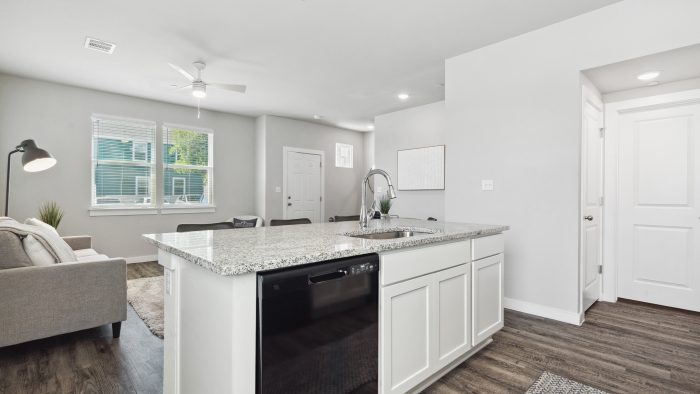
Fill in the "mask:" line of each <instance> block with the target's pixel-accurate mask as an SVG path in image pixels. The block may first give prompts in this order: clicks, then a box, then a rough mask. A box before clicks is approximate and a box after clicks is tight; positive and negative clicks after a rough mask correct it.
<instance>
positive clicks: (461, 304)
mask: <svg viewBox="0 0 700 394" xmlns="http://www.w3.org/2000/svg"><path fill="white" fill-rule="evenodd" d="M431 276H432V277H433V280H434V281H433V283H434V286H435V297H434V299H435V305H436V306H435V311H436V313H434V317H435V319H436V329H435V331H436V332H437V335H435V338H434V340H435V346H434V349H435V352H434V355H433V361H434V363H433V364H434V365H435V370H439V369H441V368H442V367H444V366H446V365H447V364H449V363H451V362H452V361H454V360H456V359H457V358H458V357H459V356H461V355H463V354H464V353H466V352H467V350H469V349H470V348H471V345H472V343H471V316H470V314H471V305H470V304H471V303H470V298H471V294H470V291H471V273H470V272H469V264H464V265H460V266H458V267H454V268H450V269H447V270H444V271H440V272H436V273H435V274H433V275H431Z"/></svg>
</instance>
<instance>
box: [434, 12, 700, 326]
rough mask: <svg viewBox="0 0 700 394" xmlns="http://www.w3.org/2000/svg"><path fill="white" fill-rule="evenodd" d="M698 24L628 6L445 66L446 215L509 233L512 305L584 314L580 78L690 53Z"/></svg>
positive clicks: (690, 17)
mask: <svg viewBox="0 0 700 394" xmlns="http://www.w3.org/2000/svg"><path fill="white" fill-rule="evenodd" d="M697 15H700V2H698V1H693V0H670V1H649V0H626V1H623V2H620V3H615V4H613V5H611V6H608V7H605V8H602V9H599V10H596V11H593V12H590V13H587V14H584V15H582V16H579V17H576V18H572V19H568V20H566V21H563V22H560V23H557V24H554V25H552V26H548V27H546V28H543V29H540V30H537V31H534V32H531V33H527V34H523V35H521V36H518V37H516V38H513V39H510V40H507V41H503V42H500V43H497V44H494V45H491V46H487V47H484V48H481V49H479V50H476V51H473V52H469V53H466V54H463V55H460V56H457V57H454V58H451V59H448V60H447V62H446V92H445V101H446V104H447V146H448V148H449V149H448V153H447V191H446V194H445V209H446V216H447V219H448V220H453V221H477V222H484V223H502V224H508V225H511V226H512V229H511V230H510V231H508V232H507V233H506V243H507V246H506V266H505V276H506V283H505V295H506V298H507V299H510V300H517V301H519V302H520V304H521V305H523V303H525V304H527V305H533V308H532V310H539V311H543V310H548V311H550V314H552V315H555V314H560V312H561V313H563V314H572V313H573V314H577V313H578V312H579V300H578V298H579V294H580V291H579V225H580V219H581V218H580V214H579V198H580V197H579V193H580V180H579V179H580V176H579V167H580V162H579V157H580V133H581V79H580V71H581V70H586V69H589V68H592V67H598V66H602V65H605V64H611V63H616V62H619V61H623V60H627V59H632V58H637V57H640V56H645V55H649V54H653V53H658V52H662V51H666V50H670V49H674V48H678V47H683V46H687V45H692V44H696V43H698V42H700V24H699V23H698V22H697ZM651 27H653V28H651ZM481 179H493V180H494V181H495V190H494V191H492V192H482V191H481V189H480V180H481ZM507 301H508V300H507ZM508 302H510V301H508ZM507 306H508V304H507Z"/></svg>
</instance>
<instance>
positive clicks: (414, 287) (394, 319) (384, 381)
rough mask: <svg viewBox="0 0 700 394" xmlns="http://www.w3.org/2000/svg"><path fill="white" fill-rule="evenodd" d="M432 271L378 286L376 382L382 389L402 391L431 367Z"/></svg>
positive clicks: (423, 375) (408, 387) (427, 372)
mask: <svg viewBox="0 0 700 394" xmlns="http://www.w3.org/2000/svg"><path fill="white" fill-rule="evenodd" d="M432 281H433V279H432V277H431V275H426V276H421V277H419V278H415V279H411V280H408V281H405V282H401V283H397V284H394V285H391V286H388V287H384V288H382V290H381V299H382V304H381V308H382V309H381V313H380V325H379V326H380V344H379V384H380V386H381V388H382V392H383V393H403V392H406V391H407V390H409V389H410V388H412V387H413V386H415V385H416V384H418V383H420V382H421V381H423V380H424V379H426V378H427V377H428V376H430V374H431V373H432V369H431V363H430V359H431V341H432V340H431V338H432V337H434V336H435V334H433V330H434V328H433V326H432V323H431V302H432V297H433V296H432V294H431V292H432V289H431V288H432V283H433V282H432Z"/></svg>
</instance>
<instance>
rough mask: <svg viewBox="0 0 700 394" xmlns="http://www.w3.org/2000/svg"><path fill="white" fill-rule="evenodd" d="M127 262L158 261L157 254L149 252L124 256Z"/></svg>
mask: <svg viewBox="0 0 700 394" xmlns="http://www.w3.org/2000/svg"><path fill="white" fill-rule="evenodd" d="M125 260H126V263H127V264H134V263H145V262H147V261H158V255H157V254H149V255H147V256H134V257H127V258H125Z"/></svg>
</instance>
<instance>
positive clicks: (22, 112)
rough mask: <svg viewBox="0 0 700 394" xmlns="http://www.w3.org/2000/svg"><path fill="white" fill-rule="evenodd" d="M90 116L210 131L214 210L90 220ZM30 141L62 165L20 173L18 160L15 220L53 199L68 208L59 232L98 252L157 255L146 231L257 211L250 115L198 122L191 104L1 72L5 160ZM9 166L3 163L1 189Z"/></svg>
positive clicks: (207, 116) (0, 132)
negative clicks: (86, 238)
mask: <svg viewBox="0 0 700 394" xmlns="http://www.w3.org/2000/svg"><path fill="white" fill-rule="evenodd" d="M93 113H100V114H108V115H116V116H122V117H129V118H138V119H148V120H155V121H158V122H159V124H160V123H161V122H172V123H176V124H184V125H193V126H201V127H207V128H211V129H213V130H214V161H215V162H214V166H215V167H214V180H215V183H214V185H215V190H214V201H215V203H216V206H217V209H216V213H206V214H176V215H140V216H103V217H90V215H89V213H88V208H89V207H90V195H91V186H90V182H91V179H90V178H91V169H90V166H91V158H90V155H91V122H90V115H91V114H93ZM27 138H33V139H35V140H36V142H37V144H38V145H39V147H41V148H44V149H46V150H48V151H49V152H51V154H53V155H54V157H55V158H56V159H57V160H58V164H57V165H56V166H55V167H53V168H51V169H50V170H48V171H45V172H41V173H34V174H30V173H26V172H24V171H22V166H21V164H20V158H19V156H20V155H19V154H18V155H14V157H13V165H12V184H11V188H10V193H11V196H10V216H12V217H14V218H17V219H19V220H24V219H25V218H27V217H34V216H37V209H38V207H39V206H40V205H41V204H42V203H43V202H45V201H56V202H57V203H58V204H59V205H60V206H61V207H62V208H63V209H64V210H65V217H64V219H63V222H61V225H60V227H59V231H60V232H61V233H62V234H64V235H77V234H89V235H92V236H93V237H94V239H93V241H94V242H93V245H94V247H95V249H97V250H98V251H100V252H102V253H105V254H107V255H110V256H122V257H133V256H147V255H153V254H155V253H156V249H155V248H154V247H152V246H150V245H148V244H147V243H146V242H145V241H143V240H142V239H141V234H143V233H157V232H172V231H175V228H176V226H177V224H178V223H206V222H215V221H220V220H224V219H226V218H228V217H230V216H233V215H234V214H243V213H250V212H252V211H253V206H254V204H253V195H254V181H253V175H254V174H253V165H254V120H253V119H252V118H248V117H243V116H237V115H231V114H224V113H220V112H212V111H204V110H203V111H202V117H201V119H199V120H198V119H197V118H196V109H195V108H192V107H185V106H179V105H174V104H166V103H162V102H157V101H150V100H144V99H139V98H134V97H129V96H123V95H118V94H112V93H105V92H99V91H95V90H89V89H83V88H76V87H70V86H66V85H60V84H55V83H50V82H43V81H38V80H32V79H25V78H19V77H14V76H8V75H1V74H0V153H1V154H2V157H3V158H4V157H5V156H6V154H7V152H9V151H10V150H11V149H12V148H14V146H15V145H17V144H18V143H19V142H20V141H22V140H24V139H27ZM5 166H6V162H5V159H3V160H2V164H0V172H1V173H2V178H0V179H2V184H3V185H4V184H5V171H6V167H5ZM3 192H4V190H3ZM2 199H3V200H4V193H2ZM3 205H4V201H3Z"/></svg>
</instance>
